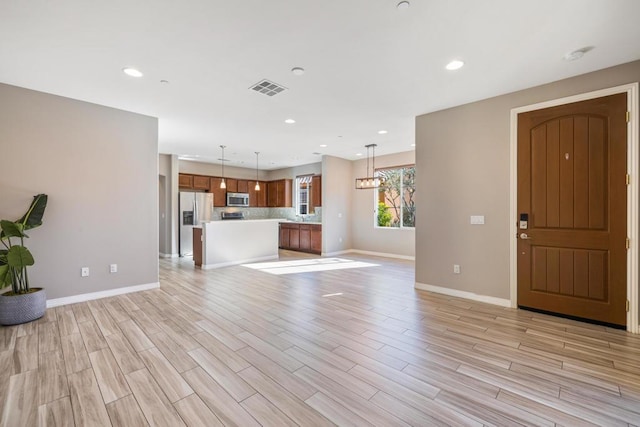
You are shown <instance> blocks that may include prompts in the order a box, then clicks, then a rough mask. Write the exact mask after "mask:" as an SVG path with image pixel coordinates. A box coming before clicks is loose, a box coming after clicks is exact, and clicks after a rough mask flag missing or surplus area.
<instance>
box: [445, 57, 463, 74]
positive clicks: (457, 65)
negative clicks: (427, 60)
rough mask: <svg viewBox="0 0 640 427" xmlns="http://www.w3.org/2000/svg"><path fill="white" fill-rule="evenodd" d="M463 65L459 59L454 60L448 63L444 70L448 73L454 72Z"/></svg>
mask: <svg viewBox="0 0 640 427" xmlns="http://www.w3.org/2000/svg"><path fill="white" fill-rule="evenodd" d="M463 65H464V62H463V61H460V60H459V59H454V60H453V61H451V62H449V63H448V64H447V66H446V67H445V68H446V69H447V70H449V71H455V70H459V69H460V68H462V66H463Z"/></svg>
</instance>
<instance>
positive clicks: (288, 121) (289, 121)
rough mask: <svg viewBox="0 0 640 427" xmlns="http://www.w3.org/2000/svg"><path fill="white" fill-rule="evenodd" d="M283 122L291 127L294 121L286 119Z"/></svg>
mask: <svg viewBox="0 0 640 427" xmlns="http://www.w3.org/2000/svg"><path fill="white" fill-rule="evenodd" d="M284 122H285V123H286V124H288V125H292V124H294V123H295V122H296V121H295V120H293V119H286V120H285V121H284Z"/></svg>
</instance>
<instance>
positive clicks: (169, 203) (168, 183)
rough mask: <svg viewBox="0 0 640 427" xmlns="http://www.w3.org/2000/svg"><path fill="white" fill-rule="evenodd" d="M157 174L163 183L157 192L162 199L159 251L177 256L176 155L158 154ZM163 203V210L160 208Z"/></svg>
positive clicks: (168, 255) (165, 254) (166, 255)
mask: <svg viewBox="0 0 640 427" xmlns="http://www.w3.org/2000/svg"><path fill="white" fill-rule="evenodd" d="M174 162H175V163H176V164H174ZM158 174H159V176H160V178H161V180H160V182H161V183H163V184H164V185H163V186H162V188H161V189H160V190H161V191H160V192H159V197H161V198H162V199H163V200H162V201H161V203H160V204H159V205H160V209H161V211H160V215H159V221H160V225H159V229H160V238H159V244H160V246H159V251H160V255H161V256H163V257H171V256H177V254H178V251H177V249H176V247H177V246H176V244H175V243H176V242H177V234H176V233H175V231H176V227H175V224H174V223H175V222H176V221H177V216H178V205H177V204H176V202H175V201H174V192H175V194H176V200H177V191H178V186H177V185H178V184H177V182H178V172H177V156H175V155H171V154H160V155H158ZM162 179H164V182H162ZM174 187H175V188H174ZM163 205H164V210H163V209H162V206H163Z"/></svg>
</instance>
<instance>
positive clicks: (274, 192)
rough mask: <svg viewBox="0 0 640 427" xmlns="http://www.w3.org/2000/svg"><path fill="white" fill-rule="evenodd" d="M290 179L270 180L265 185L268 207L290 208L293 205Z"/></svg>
mask: <svg viewBox="0 0 640 427" xmlns="http://www.w3.org/2000/svg"><path fill="white" fill-rule="evenodd" d="M292 183H293V180H291V179H279V180H277V181H271V182H269V183H268V185H267V206H268V207H270V208H290V207H292V206H293V203H292V200H291V199H292V197H291V191H292Z"/></svg>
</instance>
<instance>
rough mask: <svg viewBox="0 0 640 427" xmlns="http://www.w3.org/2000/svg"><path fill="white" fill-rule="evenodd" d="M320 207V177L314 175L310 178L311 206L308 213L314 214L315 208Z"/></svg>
mask: <svg viewBox="0 0 640 427" xmlns="http://www.w3.org/2000/svg"><path fill="white" fill-rule="evenodd" d="M318 206H322V176H321V175H315V176H314V177H313V178H311V205H310V206H309V212H314V210H315V208H316V207H318Z"/></svg>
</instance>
